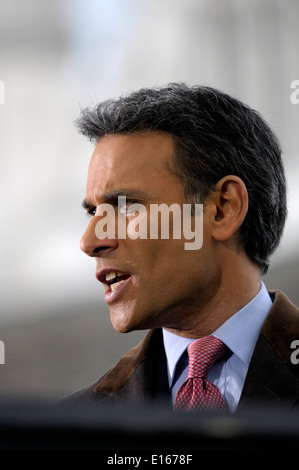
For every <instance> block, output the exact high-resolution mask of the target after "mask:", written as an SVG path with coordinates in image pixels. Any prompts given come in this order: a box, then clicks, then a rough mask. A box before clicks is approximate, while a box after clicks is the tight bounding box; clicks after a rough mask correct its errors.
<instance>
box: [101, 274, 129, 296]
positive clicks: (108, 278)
mask: <svg viewBox="0 0 299 470" xmlns="http://www.w3.org/2000/svg"><path fill="white" fill-rule="evenodd" d="M129 277H130V275H129V274H123V273H119V272H115V271H109V272H107V273H106V274H105V284H106V285H108V286H109V287H110V289H111V291H112V292H113V291H115V289H116V288H117V287H118V286H120V285H121V284H122V283H124V282H125V281H126V280H127V279H129Z"/></svg>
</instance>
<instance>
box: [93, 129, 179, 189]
mask: <svg viewBox="0 0 299 470" xmlns="http://www.w3.org/2000/svg"><path fill="white" fill-rule="evenodd" d="M172 158H173V140H172V138H171V136H170V135H168V134H165V133H161V132H148V133H146V134H130V135H119V134H113V135H108V136H106V137H103V138H102V139H100V140H99V142H98V144H97V146H96V148H95V150H94V153H93V155H92V157H91V161H90V164H89V170H88V181H87V192H88V193H93V192H94V191H97V192H99V191H100V192H101V193H105V192H109V191H113V190H116V189H119V188H124V187H131V186H132V185H135V186H136V185H137V186H138V187H139V189H149V188H150V187H154V186H156V185H161V184H163V181H165V178H170V177H171V175H170V172H169V170H167V163H169V162H170V161H171V159H172ZM90 196H91V197H92V194H90Z"/></svg>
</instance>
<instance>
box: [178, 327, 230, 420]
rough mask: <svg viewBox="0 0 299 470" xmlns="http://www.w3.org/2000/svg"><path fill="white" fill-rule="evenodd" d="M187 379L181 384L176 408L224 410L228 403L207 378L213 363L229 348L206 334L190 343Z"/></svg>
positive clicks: (186, 409)
mask: <svg viewBox="0 0 299 470" xmlns="http://www.w3.org/2000/svg"><path fill="white" fill-rule="evenodd" d="M187 350H188V355H189V367H188V374H187V380H186V381H185V382H184V383H183V384H182V385H181V387H180V388H179V390H178V393H177V395H176V398H175V402H174V409H175V410H185V411H194V410H199V409H201V410H209V411H212V410H224V409H226V405H225V402H224V399H223V397H222V395H221V393H220V391H219V389H218V388H217V387H216V386H215V385H213V384H212V383H211V382H210V381H209V380H207V375H208V372H209V370H210V369H211V367H212V366H213V364H214V363H215V362H216V361H217V359H219V358H220V357H221V356H222V355H223V354H224V353H225V351H226V350H227V347H226V346H225V344H224V343H222V341H221V340H220V339H218V338H215V337H214V336H205V337H203V338H200V339H197V340H195V341H193V342H192V343H190V344H189V346H188V348H187Z"/></svg>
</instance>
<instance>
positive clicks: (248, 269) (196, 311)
mask: <svg viewBox="0 0 299 470" xmlns="http://www.w3.org/2000/svg"><path fill="white" fill-rule="evenodd" d="M226 266H228V268H227V269H225V270H222V271H221V273H220V277H219V278H218V280H216V281H214V285H211V286H210V289H209V290H208V292H207V293H206V292H201V293H200V296H199V300H198V302H197V303H196V306H195V305H193V308H192V309H190V311H189V313H188V314H186V315H185V316H184V320H183V321H182V322H181V324H180V325H179V327H177V326H176V327H174V328H165V329H166V330H168V331H170V332H172V333H174V334H176V335H178V336H184V337H188V338H201V337H202V336H207V335H209V334H211V333H212V332H213V331H215V330H216V329H217V328H219V327H220V326H221V325H222V324H223V323H224V322H225V321H226V320H227V319H228V318H230V317H231V316H232V315H234V314H235V313H237V312H238V311H239V310H240V309H241V308H243V307H244V306H245V305H247V304H248V303H249V302H250V301H251V300H252V299H253V298H254V297H255V296H256V295H257V294H258V292H259V290H260V286H261V278H260V272H259V269H258V267H257V266H256V265H255V264H254V263H252V262H251V261H250V260H249V259H248V257H247V256H246V255H241V256H240V254H239V255H238V258H237V262H236V260H233V259H231V260H230V264H226Z"/></svg>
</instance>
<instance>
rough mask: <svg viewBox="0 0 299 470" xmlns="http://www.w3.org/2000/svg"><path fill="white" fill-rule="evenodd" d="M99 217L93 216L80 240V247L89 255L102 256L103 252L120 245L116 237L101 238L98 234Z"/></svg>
mask: <svg viewBox="0 0 299 470" xmlns="http://www.w3.org/2000/svg"><path fill="white" fill-rule="evenodd" d="M98 219H99V217H96V216H95V217H93V218H92V219H91V221H90V223H89V224H88V226H87V229H86V231H85V233H84V235H83V236H82V238H81V241H80V248H81V250H82V251H84V253H86V254H87V255H88V256H92V257H96V256H100V253H101V252H104V251H107V250H115V249H116V248H117V247H118V242H117V239H116V238H111V237H110V238H104V239H103V240H101V239H99V238H98V237H97V236H96V224H97V220H98Z"/></svg>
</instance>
